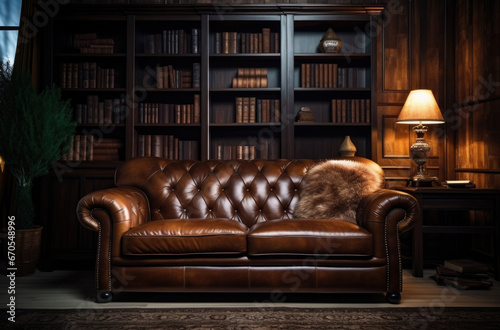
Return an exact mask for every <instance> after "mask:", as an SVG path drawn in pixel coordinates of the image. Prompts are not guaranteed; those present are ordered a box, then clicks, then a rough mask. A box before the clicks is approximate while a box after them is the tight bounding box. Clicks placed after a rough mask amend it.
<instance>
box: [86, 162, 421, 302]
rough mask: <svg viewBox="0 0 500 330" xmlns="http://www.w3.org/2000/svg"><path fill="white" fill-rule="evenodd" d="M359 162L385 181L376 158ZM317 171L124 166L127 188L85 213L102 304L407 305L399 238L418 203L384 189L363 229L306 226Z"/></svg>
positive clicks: (327, 223)
mask: <svg viewBox="0 0 500 330" xmlns="http://www.w3.org/2000/svg"><path fill="white" fill-rule="evenodd" d="M349 159H350V160H352V161H356V162H361V163H363V164H367V165H368V166H370V168H371V169H373V171H375V172H376V173H377V175H380V176H382V177H383V170H382V169H381V168H380V167H379V166H378V165H377V164H376V163H374V162H372V161H371V160H368V159H365V158H360V157H354V158H352V157H351V158H349ZM315 163H316V162H315V161H312V160H269V161H266V160H253V161H240V160H234V161H217V160H209V161H198V162H196V161H172V160H165V159H160V158H148V157H146V158H136V159H132V160H129V161H126V162H124V163H123V164H122V165H121V166H119V167H118V168H117V170H116V175H115V183H116V186H117V187H115V188H111V189H106V190H100V191H95V192H93V193H90V194H88V195H86V196H85V197H83V198H82V199H81V200H80V202H79V204H78V207H77V215H78V219H79V221H80V222H81V224H82V225H83V226H84V227H85V228H88V229H91V230H94V231H97V232H98V242H97V260H96V285H97V301H98V302H108V301H111V299H112V294H113V292H269V293H276V292H281V293H283V294H284V293H287V292H297V293H301V292H307V293H374V292H379V293H386V298H387V300H388V301H389V302H390V303H398V302H399V301H400V299H401V294H400V292H401V291H402V274H401V270H402V269H401V268H402V267H401V247H400V241H399V235H400V233H401V232H404V231H406V230H408V229H411V228H412V227H413V224H414V221H415V219H417V216H418V214H419V212H420V208H419V206H418V203H417V201H416V200H415V199H414V198H413V197H411V196H410V195H408V194H405V193H402V192H398V191H394V190H389V189H379V190H377V191H375V192H374V193H372V194H370V195H369V196H367V197H364V198H363V199H362V200H361V202H360V203H359V206H358V208H357V211H356V221H357V225H356V224H354V223H351V222H347V221H344V220H335V219H296V218H294V217H293V213H294V207H295V205H296V203H297V201H298V200H299V198H300V194H301V191H302V190H303V185H304V182H303V178H304V176H305V174H306V173H307V172H308V171H309V169H310V168H311V167H312V166H313V165H315ZM384 182H385V181H384ZM331 184H332V185H334V184H335V182H331Z"/></svg>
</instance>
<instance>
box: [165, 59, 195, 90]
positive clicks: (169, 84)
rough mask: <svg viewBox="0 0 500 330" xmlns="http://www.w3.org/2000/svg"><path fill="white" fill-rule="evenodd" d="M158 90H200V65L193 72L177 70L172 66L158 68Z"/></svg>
mask: <svg viewBox="0 0 500 330" xmlns="http://www.w3.org/2000/svg"><path fill="white" fill-rule="evenodd" d="M155 74H156V77H155V80H156V88H200V77H201V76H200V74H201V73H200V63H193V70H176V69H174V67H173V66H172V65H163V66H157V67H156V72H155Z"/></svg>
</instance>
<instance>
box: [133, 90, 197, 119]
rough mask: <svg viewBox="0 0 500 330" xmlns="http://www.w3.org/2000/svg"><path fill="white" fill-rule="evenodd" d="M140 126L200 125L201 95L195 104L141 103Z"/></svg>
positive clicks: (195, 99)
mask: <svg viewBox="0 0 500 330" xmlns="http://www.w3.org/2000/svg"><path fill="white" fill-rule="evenodd" d="M138 122H139V124H199V123H200V95H198V94H196V95H194V104H173V103H168V104H167V103H139V113H138Z"/></svg>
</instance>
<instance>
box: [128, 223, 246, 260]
mask: <svg viewBox="0 0 500 330" xmlns="http://www.w3.org/2000/svg"><path fill="white" fill-rule="evenodd" d="M247 231H248V230H247V228H246V227H245V226H244V225H243V224H241V223H239V222H236V221H232V220H227V219H172V220H155V221H150V222H148V223H145V224H142V225H139V226H137V227H133V228H132V229H130V230H128V231H126V232H125V233H124V234H123V236H122V253H123V254H124V255H140V256H145V255H184V254H242V253H245V252H246V250H247Z"/></svg>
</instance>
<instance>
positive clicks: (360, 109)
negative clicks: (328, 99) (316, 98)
mask: <svg viewBox="0 0 500 330" xmlns="http://www.w3.org/2000/svg"><path fill="white" fill-rule="evenodd" d="M370 113H371V100H370V99H333V100H332V123H366V124H368V123H370V121H371V115H370Z"/></svg>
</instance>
